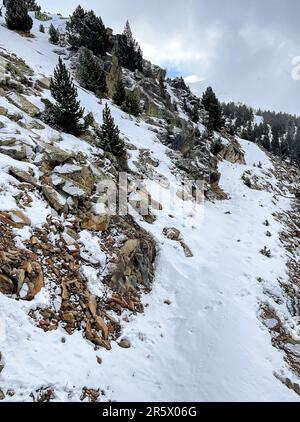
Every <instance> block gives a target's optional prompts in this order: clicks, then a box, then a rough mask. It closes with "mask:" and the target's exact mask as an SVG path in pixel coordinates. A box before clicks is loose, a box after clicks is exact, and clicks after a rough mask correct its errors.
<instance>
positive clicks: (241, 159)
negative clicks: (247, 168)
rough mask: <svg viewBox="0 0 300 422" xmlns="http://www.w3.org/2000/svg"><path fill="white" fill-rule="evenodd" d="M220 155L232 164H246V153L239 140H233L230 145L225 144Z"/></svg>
mask: <svg viewBox="0 0 300 422" xmlns="http://www.w3.org/2000/svg"><path fill="white" fill-rule="evenodd" d="M219 155H220V157H221V158H222V159H224V160H226V161H229V162H230V163H232V164H246V162H245V154H244V152H243V151H242V149H241V147H240V145H239V143H238V142H232V143H229V144H228V145H223V147H222V150H221V152H220V153H219Z"/></svg>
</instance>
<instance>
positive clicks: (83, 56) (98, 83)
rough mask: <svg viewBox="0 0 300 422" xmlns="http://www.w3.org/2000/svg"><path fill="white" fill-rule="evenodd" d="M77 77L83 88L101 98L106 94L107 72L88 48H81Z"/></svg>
mask: <svg viewBox="0 0 300 422" xmlns="http://www.w3.org/2000/svg"><path fill="white" fill-rule="evenodd" d="M76 75H77V79H78V81H79V82H80V85H81V86H82V87H83V88H86V89H88V90H90V91H93V92H95V93H96V95H98V96H99V97H103V96H104V95H105V94H106V92H107V85H106V76H105V72H104V70H103V69H102V67H101V65H100V62H99V60H98V59H97V57H95V56H94V54H93V53H92V51H91V50H89V49H87V48H86V47H81V48H80V51H79V59H78V65H77V73H76Z"/></svg>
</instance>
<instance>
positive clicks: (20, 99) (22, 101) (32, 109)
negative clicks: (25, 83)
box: [6, 92, 40, 117]
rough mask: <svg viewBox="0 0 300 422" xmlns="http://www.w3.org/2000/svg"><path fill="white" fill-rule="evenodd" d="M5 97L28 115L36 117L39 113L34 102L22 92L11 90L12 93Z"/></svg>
mask: <svg viewBox="0 0 300 422" xmlns="http://www.w3.org/2000/svg"><path fill="white" fill-rule="evenodd" d="M6 98H7V99H8V101H9V102H10V103H12V104H13V105H14V106H16V107H18V108H19V109H21V110H22V111H25V113H27V114H29V116H31V117H36V116H37V115H38V114H39V113H40V109H39V108H38V107H37V106H35V105H34V104H32V103H31V102H30V101H29V100H28V99H27V98H26V97H24V95H22V94H19V93H17V92H13V93H12V94H8V95H7V96H6Z"/></svg>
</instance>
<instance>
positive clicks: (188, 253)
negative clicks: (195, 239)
mask: <svg viewBox="0 0 300 422" xmlns="http://www.w3.org/2000/svg"><path fill="white" fill-rule="evenodd" d="M180 244H181V246H182V248H183V251H184V254H185V256H186V257H187V258H192V257H193V256H194V254H193V252H192V251H191V249H190V248H189V247H188V245H187V244H186V243H184V242H183V241H181V242H180Z"/></svg>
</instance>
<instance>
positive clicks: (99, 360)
mask: <svg viewBox="0 0 300 422" xmlns="http://www.w3.org/2000/svg"><path fill="white" fill-rule="evenodd" d="M96 359H97V363H98V364H99V365H102V359H101V358H100V357H99V356H96Z"/></svg>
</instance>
